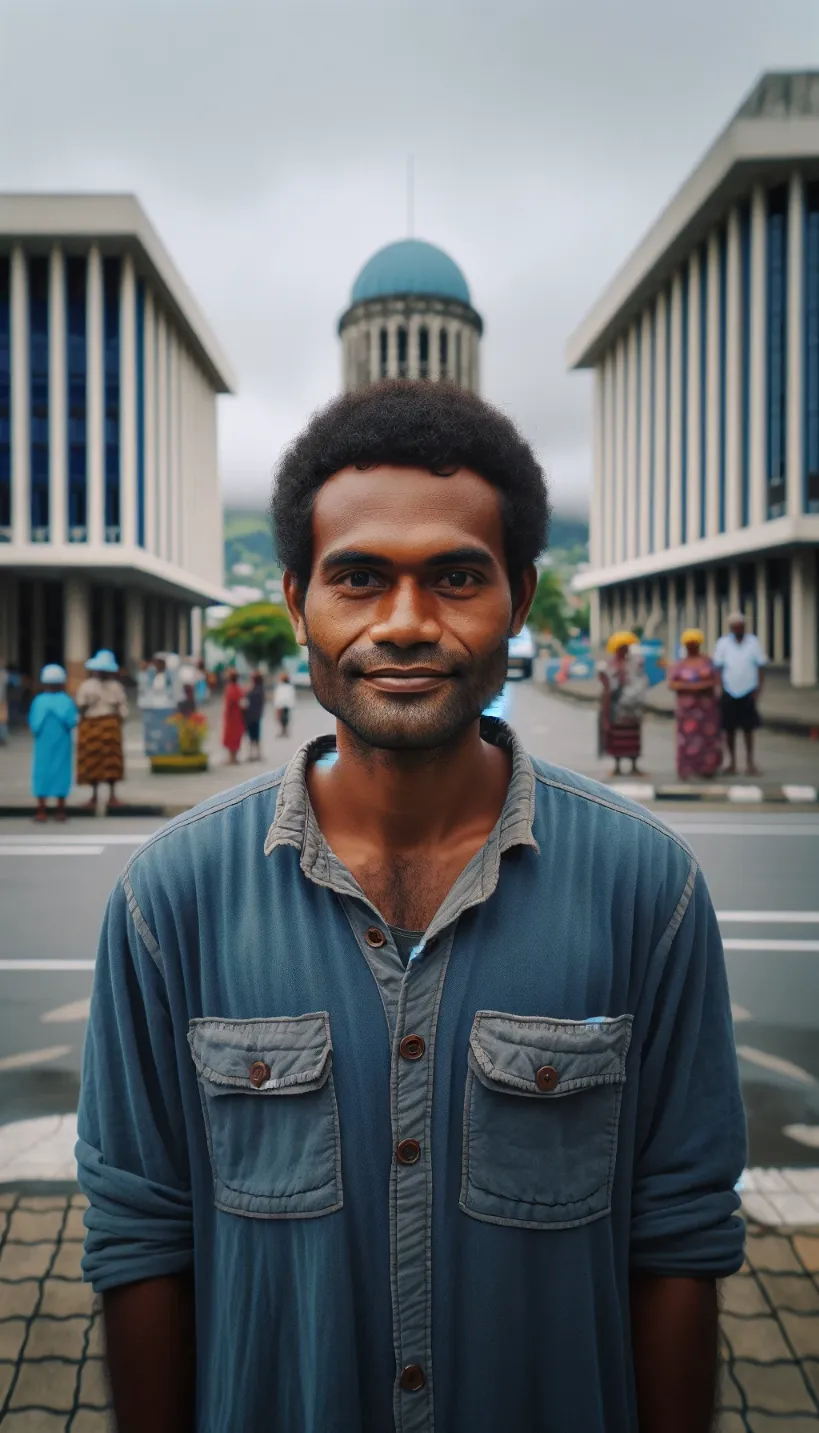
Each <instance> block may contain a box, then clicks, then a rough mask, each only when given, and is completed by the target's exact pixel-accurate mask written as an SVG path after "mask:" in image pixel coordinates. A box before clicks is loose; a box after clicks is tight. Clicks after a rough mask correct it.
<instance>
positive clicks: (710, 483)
mask: <svg viewBox="0 0 819 1433" xmlns="http://www.w3.org/2000/svg"><path fill="white" fill-rule="evenodd" d="M719 306H720V254H719V234H718V233H717V232H716V230H714V232H713V233H712V234H711V236H710V238H709V240H708V338H707V345H706V383H705V389H706V405H707V406H706V420H705V421H706V428H705V531H706V535H707V536H708V537H715V536H716V534H717V533H718V532H719V471H720V444H721V443H722V432H721V428H720V321H719Z"/></svg>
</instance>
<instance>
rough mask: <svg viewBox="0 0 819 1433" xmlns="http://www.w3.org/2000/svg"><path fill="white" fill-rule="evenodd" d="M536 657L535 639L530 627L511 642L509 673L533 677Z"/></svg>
mask: <svg viewBox="0 0 819 1433" xmlns="http://www.w3.org/2000/svg"><path fill="white" fill-rule="evenodd" d="M536 655H537V648H536V647H535V639H534V637H533V636H532V634H531V632H530V631H529V628H528V627H522V628H521V630H520V632H519V633H518V635H517V637H511V638H510V640H509V671H510V672H520V675H521V677H531V675H532V671H533V669H534V663H535V656H536Z"/></svg>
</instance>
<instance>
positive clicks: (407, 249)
mask: <svg viewBox="0 0 819 1433" xmlns="http://www.w3.org/2000/svg"><path fill="white" fill-rule="evenodd" d="M338 331H339V334H340V336H341V350H342V385H343V388H344V391H345V393H349V392H350V391H351V390H353V389H355V388H363V387H365V386H366V385H367V384H368V383H375V382H377V380H378V379H379V378H429V379H431V380H432V381H440V380H441V379H448V380H449V381H450V382H451V383H455V384H457V386H458V387H459V388H468V389H470V390H471V391H472V392H474V393H477V392H478V390H479V386H480V363H479V347H480V339H481V334H482V333H483V320H482V319H481V316H480V314H479V313H478V312H477V310H476V309H474V308H473V307H472V302H471V299H470V296H469V287H468V285H467V282H466V279H465V278H464V276H463V274H462V272H461V270H460V269H459V268H458V265H457V264H456V263H455V262H454V261H453V260H452V259H450V257H449V255H448V254H445V253H444V252H443V250H442V249H437V248H435V246H434V245H433V244H427V243H425V242H424V241H423V240H422V239H400V240H399V241H398V242H397V243H395V244H388V245H387V246H386V248H384V249H379V250H378V252H377V253H376V254H373V256H372V258H371V259H369V260H368V261H367V263H366V264H365V265H364V268H363V269H362V270H361V273H360V274H359V275H358V278H357V279H356V281H355V283H354V284H353V291H352V294H351V296H350V307H349V308H348V309H347V310H346V312H345V313H344V314H342V316H341V319H340V320H339V325H338Z"/></svg>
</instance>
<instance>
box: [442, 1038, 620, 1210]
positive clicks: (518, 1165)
mask: <svg viewBox="0 0 819 1433" xmlns="http://www.w3.org/2000/svg"><path fill="white" fill-rule="evenodd" d="M631 1019H632V1017H631V1016H630V1015H620V1016H618V1017H617V1018H616V1019H606V1020H601V1021H595V1022H589V1023H586V1022H584V1021H572V1020H549V1019H546V1018H543V1019H541V1018H540V1017H539V1016H530V1015H503V1014H499V1013H497V1012H495V1011H491V1010H479V1011H478V1013H477V1014H476V1016H475V1020H474V1024H473V1026H472V1033H471V1035H470V1037H469V1070H468V1073H467V1079H466V1097H465V1107H464V1147H463V1181H462V1184H461V1199H460V1206H461V1209H463V1210H464V1212H465V1213H466V1214H471V1215H472V1216H473V1218H475V1219H483V1220H486V1221H488V1222H489V1223H492V1224H512V1225H520V1226H522V1227H523V1228H526V1229H567V1228H570V1227H571V1226H572V1225H575V1224H587V1223H589V1222H590V1221H591V1220H592V1219H601V1218H603V1216H604V1215H606V1214H608V1212H609V1210H610V1208H611V1187H612V1181H613V1178H614V1162H615V1158H616V1155H617V1126H618V1120H619V1116H620V1102H621V1099H622V1095H623V1085H624V1083H625V1078H626V1076H625V1066H626V1055H627V1053H628V1047H629V1042H630V1040H631Z"/></svg>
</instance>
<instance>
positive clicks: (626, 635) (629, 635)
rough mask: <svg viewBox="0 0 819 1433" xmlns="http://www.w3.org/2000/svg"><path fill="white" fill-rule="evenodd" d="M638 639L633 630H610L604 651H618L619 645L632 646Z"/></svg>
mask: <svg viewBox="0 0 819 1433" xmlns="http://www.w3.org/2000/svg"><path fill="white" fill-rule="evenodd" d="M639 640H640V638H639V637H638V636H637V635H636V634H635V633H634V632H612V634H611V636H610V637H609V640H608V642H607V643H606V651H607V652H619V650H620V648H621V647H633V646H635V645H636V644H637V643H638V642H639Z"/></svg>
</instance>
